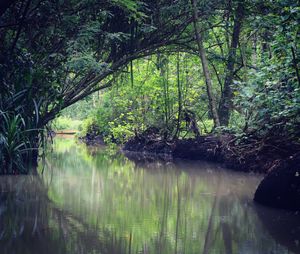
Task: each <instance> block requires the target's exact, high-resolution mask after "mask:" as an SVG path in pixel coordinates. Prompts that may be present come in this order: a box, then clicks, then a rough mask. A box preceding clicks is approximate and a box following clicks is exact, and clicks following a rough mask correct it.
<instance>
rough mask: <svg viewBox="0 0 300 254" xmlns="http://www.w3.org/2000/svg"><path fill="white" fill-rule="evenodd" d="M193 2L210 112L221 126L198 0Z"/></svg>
mask: <svg viewBox="0 0 300 254" xmlns="http://www.w3.org/2000/svg"><path fill="white" fill-rule="evenodd" d="M191 3H192V7H193V17H194V29H195V35H196V41H197V45H198V50H199V57H200V59H201V63H202V69H203V73H204V76H205V83H206V90H207V96H208V100H209V108H210V112H211V114H212V117H213V120H214V125H215V127H218V126H220V120H219V115H218V111H217V104H216V99H215V96H214V94H213V89H212V79H211V75H210V72H209V69H208V61H207V58H206V52H205V48H204V46H203V39H202V35H201V32H200V29H199V27H198V24H197V22H198V19H199V17H198V12H197V5H196V0H191Z"/></svg>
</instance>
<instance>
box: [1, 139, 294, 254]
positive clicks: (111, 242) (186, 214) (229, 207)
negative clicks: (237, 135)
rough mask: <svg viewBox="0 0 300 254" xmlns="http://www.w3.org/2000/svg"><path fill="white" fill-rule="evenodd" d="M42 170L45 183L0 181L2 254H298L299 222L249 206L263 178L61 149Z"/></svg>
mask: <svg viewBox="0 0 300 254" xmlns="http://www.w3.org/2000/svg"><path fill="white" fill-rule="evenodd" d="M46 161H47V163H46V168H45V174H44V175H43V179H41V178H39V177H37V176H35V177H34V176H17V177H12V176H10V177H4V176H3V177H0V192H1V193H0V201H1V203H0V250H1V253H4V254H8V253H9V254H11V253H12V254H14V253H16V254H21V253H22V254H27V253H28V254H29V253H30V254H35V253H46V254H47V253H59V254H60V253H66V254H68V253H70V254H71V253H72V254H77V253H103V254H106V253H110V254H115V253H116V254H117V253H120V254H123V253H124V254H137V253H149V254H150V253H151V254H176V253H177V254H181V253H182V254H193V253H203V254H205V253H207V254H208V253H225V254H229V253H245V254H248V253H264V254H267V253H270V254H271V253H272V254H276V253H278V254H284V253H291V252H289V251H293V252H294V253H299V247H298V245H297V240H299V239H297V237H298V238H299V236H297V234H298V232H299V231H297V227H296V228H295V227H294V226H296V225H299V224H296V221H298V222H299V218H298V217H297V218H296V217H293V216H291V217H287V218H290V224H289V223H287V220H281V222H282V223H283V224H285V226H286V227H283V226H280V224H281V222H280V220H278V219H277V220H276V218H278V216H282V215H283V214H285V213H284V212H282V211H274V210H273V211H272V210H268V209H266V208H263V207H257V206H255V205H254V204H253V202H252V195H253V192H254V190H255V187H256V186H257V184H258V183H259V181H260V180H261V178H262V176H259V175H247V174H244V173H237V172H233V171H225V170H223V169H222V168H220V166H219V165H217V164H212V163H205V162H196V163H195V162H189V161H175V162H168V163H163V162H162V161H155V160H151V161H148V162H147V163H146V164H141V162H138V163H137V164H136V163H134V162H132V161H129V160H127V159H126V158H125V157H124V156H122V155H121V154H117V155H114V156H112V155H110V154H109V152H107V150H105V149H103V148H102V149H95V148H93V149H87V148H86V147H85V146H83V145H78V144H75V143H74V141H72V140H59V139H58V140H56V144H55V149H54V152H53V153H51V154H49V155H48V156H47V160H46ZM281 218H283V217H281ZM274 221H275V222H276V223H274ZM277 223H278V227H275V225H274V224H277ZM280 228H282V229H284V228H286V231H284V232H283V231H280ZM293 229H295V230H296V231H293ZM298 229H299V228H298ZM287 232H296V233H293V234H288V233H287ZM298 235H299V234H298ZM292 241H294V243H295V244H293V243H292Z"/></svg>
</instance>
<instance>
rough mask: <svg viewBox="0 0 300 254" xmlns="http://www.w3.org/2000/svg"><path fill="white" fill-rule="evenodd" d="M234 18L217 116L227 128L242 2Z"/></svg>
mask: <svg viewBox="0 0 300 254" xmlns="http://www.w3.org/2000/svg"><path fill="white" fill-rule="evenodd" d="M235 15H236V17H235V21H234V26H233V33H232V40H231V46H230V49H229V55H228V60H227V68H226V69H227V72H226V77H225V82H224V89H223V93H222V97H221V102H220V106H219V116H220V124H221V125H224V126H227V125H228V123H229V118H230V111H231V108H232V98H233V91H232V88H231V85H232V81H233V76H234V66H235V59H236V49H237V46H238V42H239V37H240V31H241V26H242V20H243V17H244V5H243V3H242V2H239V3H238V6H237V9H236V14H235Z"/></svg>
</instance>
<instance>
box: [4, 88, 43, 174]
mask: <svg viewBox="0 0 300 254" xmlns="http://www.w3.org/2000/svg"><path fill="white" fill-rule="evenodd" d="M39 115H40V112H39V106H38V103H36V102H35V101H34V100H32V101H31V102H30V101H28V100H26V91H22V92H19V93H16V94H14V95H10V96H5V97H4V96H3V95H2V96H0V174H28V173H30V172H34V171H35V166H36V164H37V158H38V149H39V145H40V144H45V142H43V141H44V138H45V135H44V130H43V129H40V128H39Z"/></svg>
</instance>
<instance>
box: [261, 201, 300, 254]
mask: <svg viewBox="0 0 300 254" xmlns="http://www.w3.org/2000/svg"><path fill="white" fill-rule="evenodd" d="M255 211H256V212H257V214H258V217H259V219H260V220H261V222H262V223H263V225H264V226H265V228H266V229H267V230H268V232H269V234H270V235H271V236H272V237H273V239H274V240H275V241H276V242H277V243H279V244H281V245H283V246H285V247H287V249H288V250H289V251H291V252H293V253H300V214H299V213H295V212H289V211H278V210H275V209H273V208H266V207H263V206H261V205H256V206H255ZM274 215H275V216H274Z"/></svg>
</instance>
